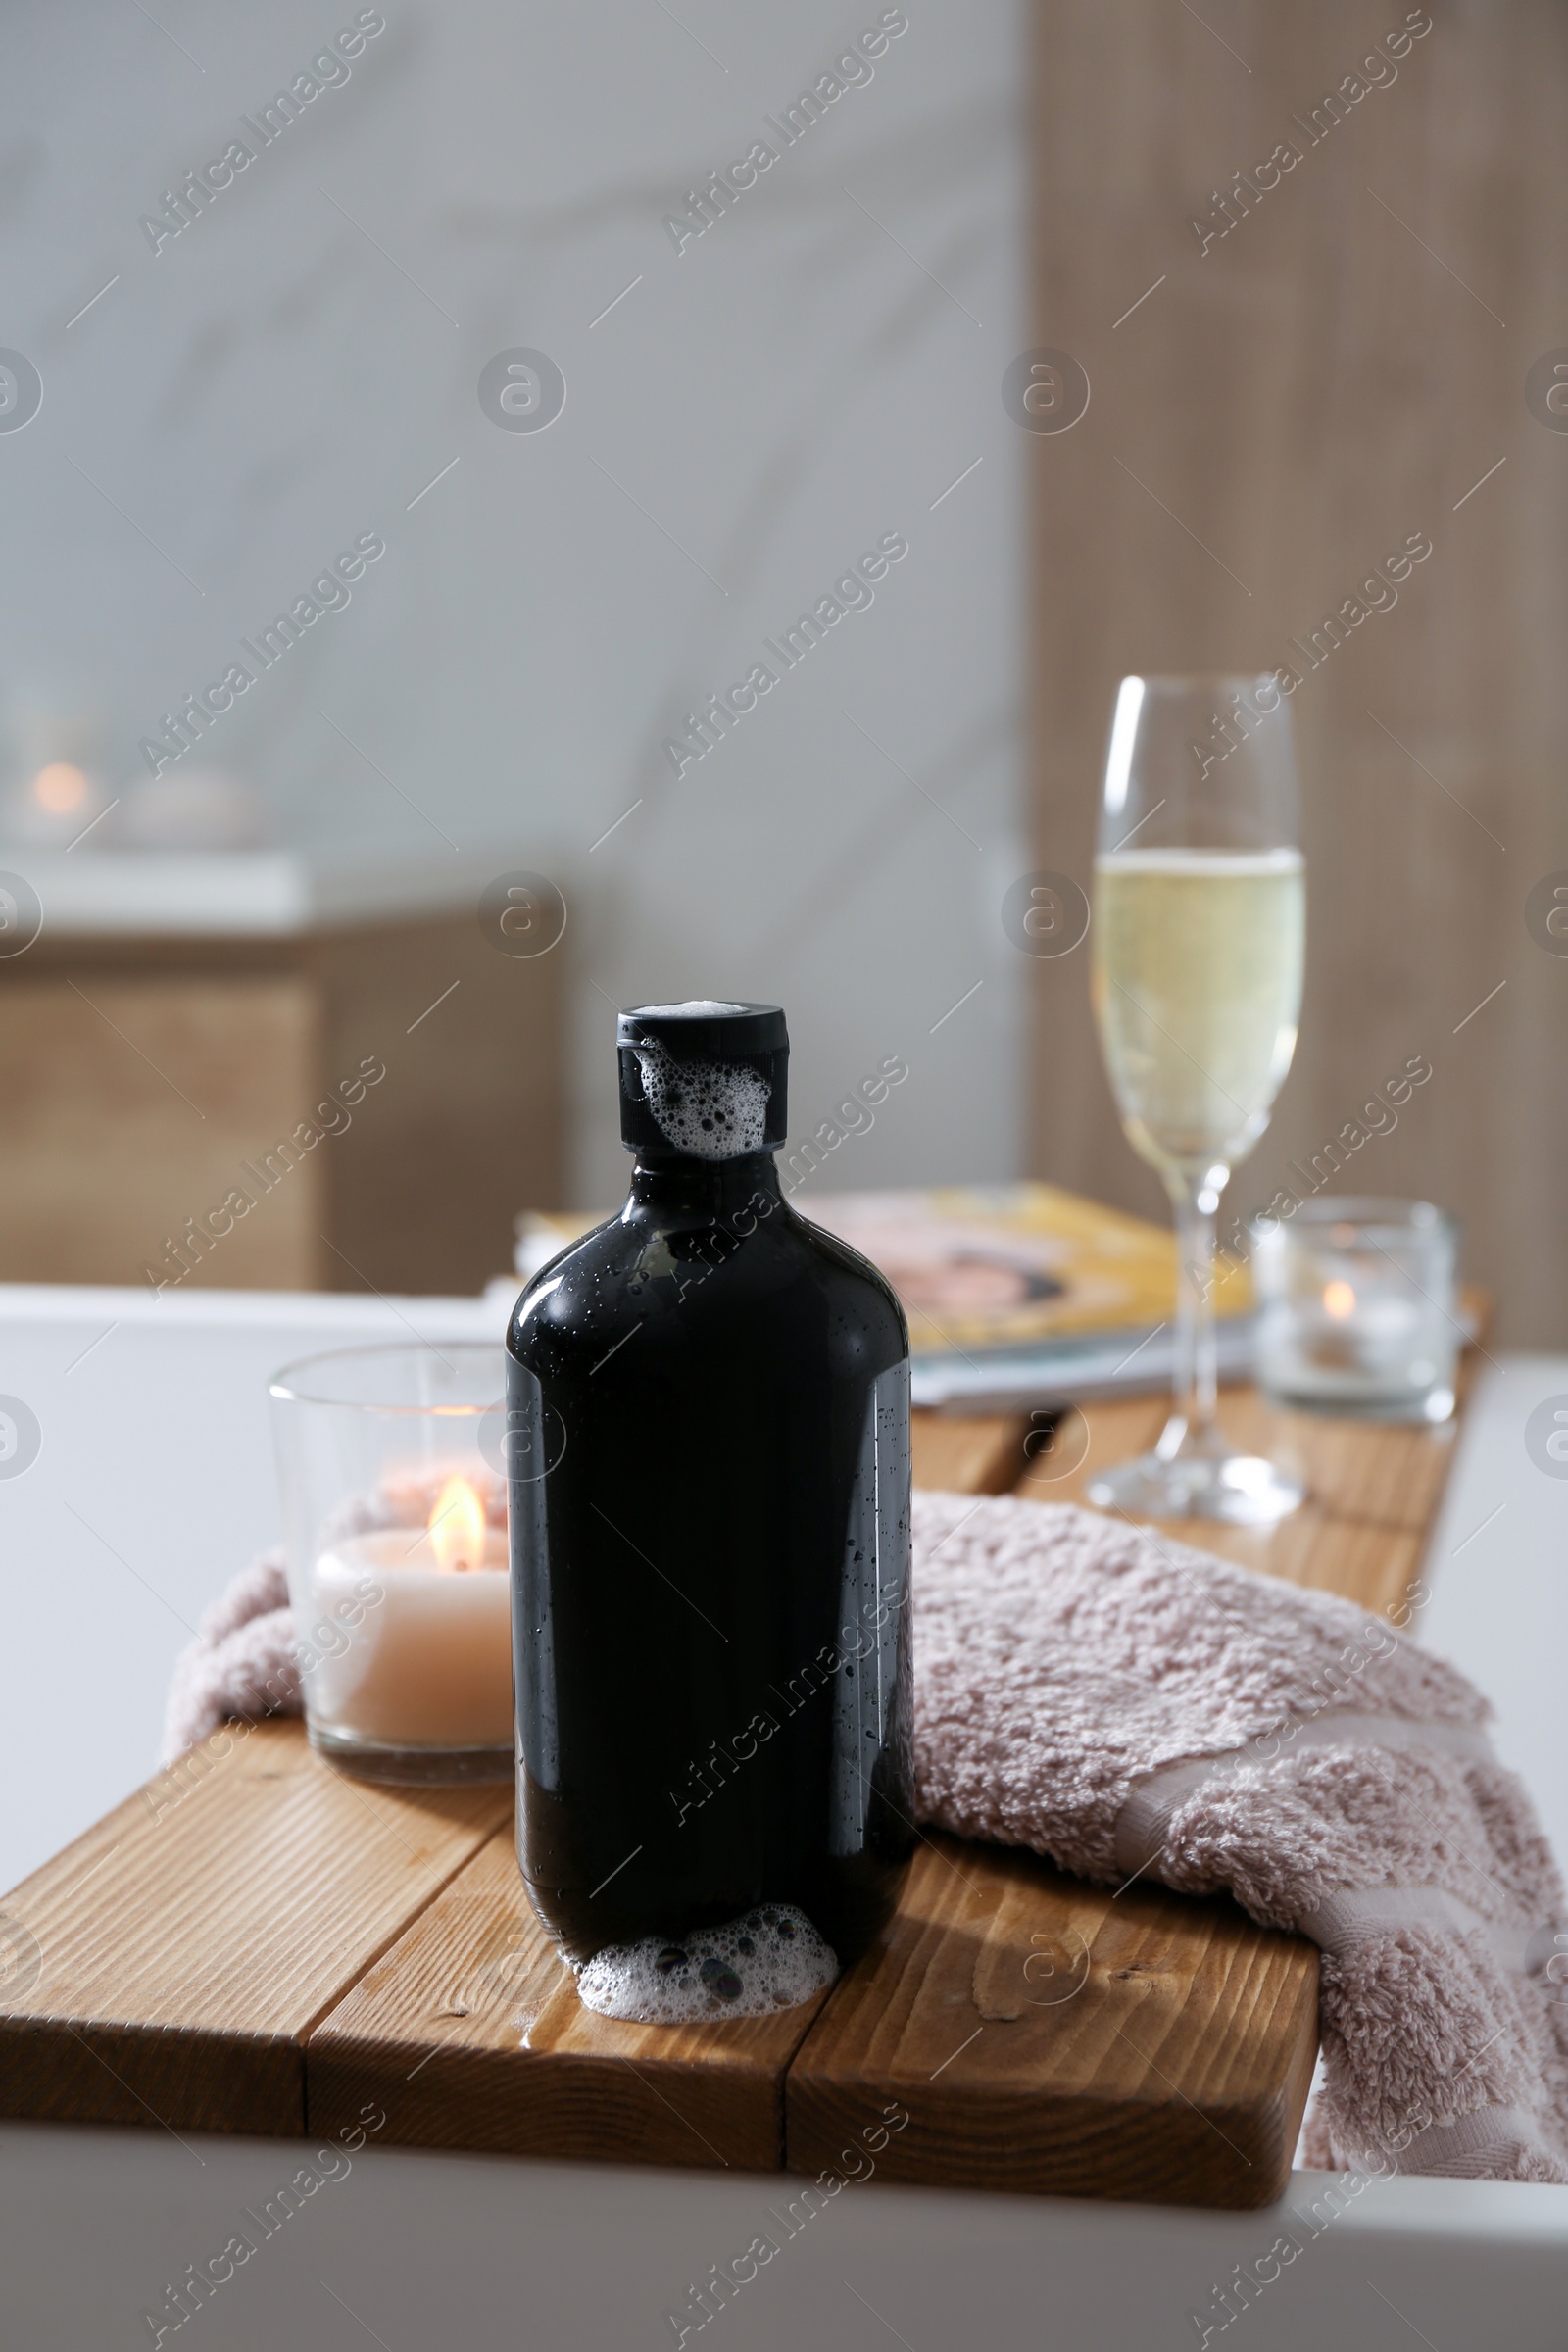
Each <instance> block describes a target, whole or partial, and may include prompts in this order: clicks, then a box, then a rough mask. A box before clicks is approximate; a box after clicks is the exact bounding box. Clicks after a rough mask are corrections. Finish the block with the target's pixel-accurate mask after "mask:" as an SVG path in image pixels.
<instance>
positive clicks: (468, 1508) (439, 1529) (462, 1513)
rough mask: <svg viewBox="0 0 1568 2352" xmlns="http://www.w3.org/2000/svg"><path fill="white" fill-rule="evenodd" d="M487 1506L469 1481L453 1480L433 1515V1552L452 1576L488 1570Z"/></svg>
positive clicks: (431, 1531)
mask: <svg viewBox="0 0 1568 2352" xmlns="http://www.w3.org/2000/svg"><path fill="white" fill-rule="evenodd" d="M484 1535H485V1522H484V1504H483V1503H482V1502H481V1501H480V1500H479V1497H478V1495H476V1494H475V1493H474V1491H473V1489H472V1487H471V1486H470V1485H469V1484H468V1482H467V1480H466V1478H449V1479H448V1480H447V1483H446V1485H445V1486H444V1487H443V1488H442V1490H441V1492H440V1494H439V1495H437V1496H436V1498H435V1508H434V1509H433V1510H432V1511H431V1513H430V1548H431V1550H432V1551H433V1552H434V1553H435V1563H436V1566H437V1567H438V1568H441V1569H444V1570H446V1571H447V1573H448V1574H451V1573H453V1572H454V1571H456V1570H459V1569H464V1568H482V1567H483V1566H484Z"/></svg>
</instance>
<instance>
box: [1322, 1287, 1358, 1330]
mask: <svg viewBox="0 0 1568 2352" xmlns="http://www.w3.org/2000/svg"><path fill="white" fill-rule="evenodd" d="M1323 1312H1324V1313H1325V1314H1326V1315H1332V1316H1333V1317H1334V1320H1335V1322H1336V1323H1343V1322H1345V1320H1346V1319H1347V1317H1348V1316H1350V1315H1353V1314H1354V1312H1355V1293H1354V1291H1352V1290H1351V1288H1350V1286H1349V1284H1348V1282H1331V1283H1330V1284H1329V1286H1328V1288H1327V1289H1326V1290H1325V1292H1324V1293H1323Z"/></svg>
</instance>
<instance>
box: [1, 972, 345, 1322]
mask: <svg viewBox="0 0 1568 2352" xmlns="http://www.w3.org/2000/svg"><path fill="white" fill-rule="evenodd" d="M316 1026H317V1020H316V1004H315V997H314V992H313V991H312V990H311V989H310V988H309V987H308V986H307V985H306V983H305V982H303V981H302V980H299V979H294V978H289V977H287V976H285V975H281V974H280V975H277V976H274V977H270V978H261V977H220V976H218V975H215V974H212V973H206V974H203V975H201V976H200V977H199V978H195V977H191V978H177V979H176V978H173V977H164V978H157V979H130V978H127V977H125V976H124V975H123V973H114V972H97V971H89V970H83V971H82V973H81V976H80V978H79V980H76V981H73V980H69V979H64V978H62V979H38V980H31V981H27V980H19V981H17V982H15V983H14V984H12V985H11V986H9V987H7V988H6V990H5V992H4V996H3V999H0V1102H3V1103H4V1104H5V1116H4V1118H3V1119H0V1276H3V1278H4V1279H5V1280H6V1281H8V1282H59V1281H73V1282H107V1283H139V1282H141V1281H142V1280H144V1279H145V1276H144V1273H143V1268H144V1266H146V1265H147V1264H149V1263H153V1264H156V1265H158V1266H160V1267H163V1266H165V1265H167V1267H168V1269H169V1272H170V1273H171V1274H174V1273H175V1272H177V1269H178V1262H179V1261H178V1260H177V1259H175V1258H173V1257H172V1256H169V1255H168V1254H167V1252H166V1243H167V1242H169V1241H170V1240H174V1241H177V1240H178V1238H179V1236H180V1230H181V1227H182V1225H183V1223H184V1221H185V1219H186V1218H190V1217H194V1218H196V1219H198V1220H203V1219H205V1218H206V1217H207V1216H208V1214H209V1212H210V1211H211V1210H213V1209H215V1208H217V1207H219V1206H220V1204H221V1202H222V1201H224V1200H225V1199H226V1198H227V1195H228V1193H229V1190H230V1188H231V1187H232V1186H235V1185H238V1184H241V1183H243V1182H244V1181H245V1179H244V1178H242V1176H241V1174H240V1165H241V1162H242V1161H245V1160H251V1161H253V1162H254V1163H255V1164H257V1165H260V1163H261V1159H262V1155H263V1154H264V1153H266V1152H269V1151H270V1150H272V1149H273V1147H275V1145H276V1143H277V1140H278V1138H279V1137H280V1136H286V1135H287V1134H288V1133H289V1132H290V1130H291V1129H292V1128H293V1126H294V1125H295V1123H296V1121H297V1120H298V1119H299V1118H300V1117H301V1116H302V1115H303V1107H302V1106H303V1104H304V1103H305V1102H306V1101H307V1100H308V1099H309V1096H310V1091H311V1088H312V1084H313V1079H314V1072H315V1067H316ZM277 1166H278V1170H279V1180H278V1182H277V1184H276V1186H275V1188H274V1190H273V1191H272V1192H270V1193H269V1194H266V1195H264V1196H263V1197H262V1198H261V1199H260V1200H259V1201H258V1203H257V1206H256V1208H255V1210H254V1211H252V1212H251V1213H250V1214H249V1215H247V1216H246V1217H244V1218H243V1219H242V1220H241V1221H240V1222H239V1223H237V1224H235V1225H233V1228H232V1230H231V1231H230V1232H229V1233H228V1234H227V1235H226V1236H224V1237H223V1239H222V1240H221V1242H219V1243H217V1244H216V1245H213V1246H211V1247H210V1248H209V1249H208V1250H206V1251H205V1252H204V1251H202V1250H196V1251H193V1252H191V1262H192V1263H193V1265H194V1269H195V1270H194V1271H193V1272H192V1273H191V1274H190V1276H189V1277H188V1280H189V1282H190V1283H191V1284H192V1285H194V1284H197V1283H203V1282H205V1283H209V1284H211V1283H218V1284H221V1285H222V1286H223V1287H225V1288H232V1289H248V1288H264V1287H274V1288H282V1289H296V1290H306V1289H310V1288H313V1287H314V1286H315V1285H316V1284H317V1283H318V1282H319V1280H320V1279H321V1266H320V1260H321V1259H322V1257H323V1256H324V1254H325V1252H324V1251H323V1250H322V1248H321V1245H320V1242H319V1238H318V1237H319V1233H320V1229H321V1226H322V1224H323V1222H324V1218H323V1213H322V1204H323V1200H324V1195H325V1187H324V1184H323V1182H322V1176H321V1169H320V1165H319V1159H318V1157H317V1155H316V1154H311V1155H309V1156H307V1157H306V1158H304V1159H303V1160H302V1161H301V1163H300V1164H299V1165H298V1166H295V1167H288V1168H286V1170H285V1168H284V1163H283V1162H282V1161H279V1162H278V1163H277ZM256 1189H258V1190H259V1188H256Z"/></svg>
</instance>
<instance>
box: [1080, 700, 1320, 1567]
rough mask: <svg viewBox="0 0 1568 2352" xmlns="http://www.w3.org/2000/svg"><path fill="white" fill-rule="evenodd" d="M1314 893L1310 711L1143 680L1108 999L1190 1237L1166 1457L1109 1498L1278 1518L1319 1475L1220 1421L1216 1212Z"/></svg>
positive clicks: (1105, 1035) (1287, 1057)
mask: <svg viewBox="0 0 1568 2352" xmlns="http://www.w3.org/2000/svg"><path fill="white" fill-rule="evenodd" d="M1305 915H1306V887H1305V874H1304V869H1303V866H1302V861H1301V853H1300V850H1299V847H1298V823H1297V793H1296V760H1295V755H1294V750H1293V746H1292V740H1291V717H1290V707H1289V705H1288V704H1287V703H1286V701H1285V699H1284V697H1283V695H1282V694H1281V691H1280V688H1279V686H1278V685H1277V683H1276V682H1275V680H1274V679H1273V678H1272V677H1267V676H1265V677H1212V678H1203V677H1187V678H1153V677H1151V678H1123V680H1122V682H1121V685H1120V688H1119V689H1118V691H1117V695H1116V704H1115V710H1114V712H1113V714H1112V719H1111V728H1110V746H1109V750H1108V752H1107V755H1106V761H1105V789H1104V800H1103V808H1102V811H1101V823H1100V851H1099V855H1098V857H1097V858H1096V860H1095V891H1094V928H1093V934H1092V936H1093V942H1094V983H1093V985H1094V1003H1095V1015H1096V1019H1097V1022H1098V1024H1099V1029H1100V1042H1101V1048H1102V1051H1103V1054H1104V1057H1105V1067H1106V1069H1107V1071H1108V1073H1109V1076H1110V1083H1111V1089H1112V1092H1113V1093H1114V1095H1115V1098H1116V1104H1117V1107H1118V1109H1119V1110H1120V1112H1121V1119H1122V1125H1123V1126H1124V1128H1125V1129H1126V1131H1127V1136H1128V1140H1129V1141H1130V1142H1131V1144H1132V1146H1133V1148H1134V1150H1135V1151H1137V1152H1140V1153H1141V1154H1142V1155H1143V1157H1144V1158H1145V1159H1147V1160H1148V1161H1149V1162H1150V1164H1151V1165H1152V1167H1154V1168H1155V1169H1157V1170H1158V1172H1159V1174H1160V1176H1161V1177H1162V1178H1163V1179H1164V1182H1165V1186H1166V1189H1167V1191H1168V1192H1169V1194H1170V1197H1171V1202H1172V1206H1173V1209H1174V1212H1175V1222H1176V1238H1177V1260H1178V1266H1177V1300H1176V1379H1175V1397H1174V1402H1173V1409H1172V1412H1171V1416H1170V1419H1169V1420H1168V1421H1167V1422H1166V1424H1165V1427H1164V1430H1163V1431H1162V1433H1161V1435H1160V1438H1159V1441H1158V1443H1157V1445H1156V1446H1155V1447H1154V1450H1153V1451H1152V1453H1150V1454H1146V1455H1144V1456H1142V1457H1141V1458H1140V1459H1138V1460H1136V1461H1131V1462H1123V1463H1119V1464H1117V1465H1116V1467H1115V1468H1113V1469H1111V1470H1108V1471H1104V1472H1103V1473H1102V1474H1101V1476H1100V1477H1099V1478H1098V1479H1097V1480H1096V1481H1095V1482H1094V1484H1093V1485H1092V1486H1091V1487H1090V1489H1089V1495H1090V1499H1091V1501H1093V1502H1097V1503H1099V1504H1101V1505H1102V1506H1103V1507H1107V1508H1112V1509H1119V1510H1123V1511H1127V1512H1129V1513H1131V1514H1133V1515H1134V1516H1135V1517H1139V1518H1158V1519H1218V1520H1225V1521H1228V1522H1230V1523H1231V1524H1232V1525H1238V1526H1266V1525H1268V1524H1269V1523H1270V1522H1271V1521H1273V1520H1275V1519H1279V1518H1282V1517H1283V1516H1284V1514H1285V1513H1286V1512H1287V1511H1290V1510H1293V1509H1294V1508H1295V1507H1296V1505H1297V1504H1298V1503H1299V1501H1300V1499H1301V1495H1302V1489H1301V1486H1300V1484H1299V1481H1298V1480H1296V1479H1294V1478H1292V1477H1290V1476H1289V1475H1288V1474H1287V1473H1286V1472H1285V1471H1283V1470H1281V1469H1280V1468H1279V1467H1278V1466H1277V1465H1276V1464H1274V1463H1273V1462H1270V1461H1268V1460H1266V1459H1265V1458H1263V1457H1262V1456H1260V1455H1256V1454H1245V1453H1240V1452H1238V1451H1236V1450H1235V1448H1234V1447H1233V1446H1231V1444H1230V1443H1229V1441H1228V1440H1227V1438H1226V1436H1225V1433H1224V1431H1223V1430H1222V1429H1221V1428H1220V1426H1219V1423H1218V1421H1217V1420H1216V1418H1215V1409H1214V1407H1215V1396H1214V1391H1215V1371H1214V1215H1215V1211H1216V1210H1217V1208H1218V1206H1219V1201H1220V1195H1221V1193H1222V1192H1223V1191H1224V1189H1225V1186H1226V1185H1227V1184H1228V1183H1229V1181H1230V1177H1231V1171H1232V1169H1233V1168H1234V1167H1235V1166H1236V1164H1237V1162H1238V1161H1239V1160H1241V1159H1243V1158H1245V1157H1246V1155H1247V1153H1248V1152H1250V1150H1251V1148H1252V1146H1253V1145H1254V1144H1255V1143H1256V1141H1257V1139H1258V1137H1259V1136H1260V1135H1261V1134H1262V1132H1263V1130H1264V1128H1265V1127H1266V1126H1267V1124H1268V1117H1269V1112H1270V1110H1271V1109H1272V1108H1273V1104H1274V1098H1275V1096H1276V1095H1277V1094H1278V1092H1279V1089H1280V1086H1281V1083H1282V1081H1283V1080H1284V1077H1285V1074H1286V1072H1287V1070H1288V1069H1289V1068H1290V1066H1291V1055H1292V1054H1293V1053H1294V1051H1295V1048H1296V1026H1297V1017H1298V1013H1299V1007H1300V999H1301V961H1302V947H1303V939H1304V932H1305Z"/></svg>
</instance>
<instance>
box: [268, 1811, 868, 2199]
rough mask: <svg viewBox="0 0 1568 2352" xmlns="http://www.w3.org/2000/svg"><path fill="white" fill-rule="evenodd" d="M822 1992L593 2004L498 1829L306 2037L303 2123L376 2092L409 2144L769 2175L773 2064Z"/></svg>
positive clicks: (328, 2121) (806, 2022) (776, 2093)
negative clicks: (710, 2012) (630, 2005)
mask: <svg viewBox="0 0 1568 2352" xmlns="http://www.w3.org/2000/svg"><path fill="white" fill-rule="evenodd" d="M825 1997H826V1996H825V1995H822V1996H819V1997H818V1999H817V2000H815V2001H812V2002H809V2003H805V2004H803V2005H802V2006H801V2007H800V2008H798V2009H791V2010H787V2011H785V2012H783V2013H782V2014H781V2015H779V2016H777V2017H757V2018H735V2019H731V2020H719V2021H716V2022H715V2023H713V2024H711V2025H703V2026H700V2027H674V2026H638V2025H628V2024H623V2023H621V2022H620V2021H618V2020H616V2019H613V2018H608V2017H598V2016H596V2015H595V2014H594V2013H593V2011H592V2010H588V2009H584V2007H583V2006H582V2004H581V2002H580V2001H579V2000H578V1998H577V1991H576V1985H575V1981H574V1979H573V1978H572V1976H571V1973H570V1971H569V1970H568V1969H566V1968H565V1967H564V1964H563V1962H562V1961H561V1959H560V1957H559V1955H558V1954H557V1951H556V1948H555V1945H554V1944H553V1943H552V1941H551V1939H550V1937H549V1936H548V1935H547V1934H546V1932H545V1930H544V1929H543V1928H542V1927H541V1925H540V1924H539V1921H538V1920H537V1919H536V1918H535V1916H534V1913H533V1909H532V1907H531V1905H530V1904H529V1901H528V1898H527V1895H526V1893H525V1892H524V1889H523V1885H522V1881H521V1879H520V1877H519V1876H518V1873H517V1863H516V1856H515V1853H514V1851H513V1843H512V1834H511V1830H510V1827H509V1828H508V1829H507V1830H506V1831H505V1832H503V1833H501V1834H499V1835H498V1836H497V1837H495V1838H492V1839H491V1841H490V1842H489V1844H488V1845H486V1846H485V1847H484V1849H483V1850H482V1852H481V1853H479V1854H478V1855H477V1856H476V1857H475V1858H474V1860H473V1861H472V1862H470V1863H469V1864H468V1865H467V1867H466V1869H465V1870H464V1871H463V1872H462V1873H461V1874H460V1875H459V1876H458V1877H457V1878H456V1879H455V1880H454V1881H453V1883H452V1884H451V1886H450V1887H447V1889H446V1891H445V1892H444V1893H443V1894H442V1895H440V1896H439V1897H438V1898H437V1900H436V1901H435V1902H434V1903H432V1904H431V1905H430V1907H429V1909H428V1910H427V1911H425V1912H423V1913H422V1914H421V1916H420V1917H419V1918H418V1919H417V1921H416V1922H415V1924H414V1926H413V1927H412V1928H411V1929H410V1930H409V1932H408V1934H407V1935H406V1936H403V1938H402V1939H401V1941H400V1942H399V1943H398V1944H396V1945H395V1946H394V1947H393V1949H392V1950H391V1951H389V1952H388V1953H387V1954H386V1955H385V1957H384V1958H383V1959H382V1960H380V1961H379V1962H378V1963H377V1964H376V1965H375V1966H374V1967H373V1968H372V1969H371V1970H370V1971H369V1973H368V1976H367V1977H366V1978H365V1979H364V1980H363V1981H362V1982H361V1983H360V1984H358V1985H355V1987H354V1989H353V1990H352V1992H350V1993H349V1994H348V1995H347V1996H346V1998H345V1999H344V2000H342V2001H341V2002H340V2003H339V2004H338V2006H337V2007H336V2008H335V2009H334V2010H333V2011H332V2013H331V2015H330V2016H329V2017H327V2018H326V2019H325V2020H323V2022H322V2023H321V2025H319V2027H318V2028H317V2030H316V2032H315V2033H314V2034H312V2036H311V2038H310V2042H309V2044H308V2046H307V2050H306V2097H307V2103H308V2108H309V2114H310V2125H311V2130H312V2131H332V2130H334V2129H336V2127H337V2126H338V2125H339V2124H347V2123H352V2122H353V2121H354V2120H355V2119H356V2118H357V2117H358V2115H359V2113H360V2110H361V2107H362V2106H363V2105H364V2103H365V2102H366V2101H368V2100H372V2099H373V2100H374V2101H376V2102H377V2103H378V2104H379V2105H380V2106H381V2107H382V2108H383V2109H384V2111H385V2113H386V2117H387V2128H386V2136H387V2137H388V2138H389V2139H394V2140H403V2141H408V2142H411V2143H413V2144H415V2145H417V2146H420V2147H436V2148H482V2149H487V2150H491V2151H501V2152H506V2153H508V2154H512V2155H521V2156H555V2157H597V2158H599V2159H600V2160H601V2161H603V2162H606V2163H612V2164H667V2165H682V2166H684V2165H702V2166H713V2165H724V2166H729V2167H733V2168H734V2169H735V2170H736V2171H745V2172H776V2171H778V2169H779V2167H780V2165H781V2164H782V2162H783V2155H784V2074H785V2069H786V2068H787V2067H788V2065H789V2062H790V2059H791V2058H792V2056H793V2055H794V2053H795V2051H796V2049H797V2048H798V2047H799V2045H800V2042H801V2040H802V2038H803V2036H804V2035H805V2034H806V2033H807V2031H808V2029H809V2026H810V2024H811V2021H812V2019H813V2018H814V2017H815V2015H816V2013H817V2011H818V2009H819V2008H820V2006H821V2001H822V1999H823V1998H825Z"/></svg>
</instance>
